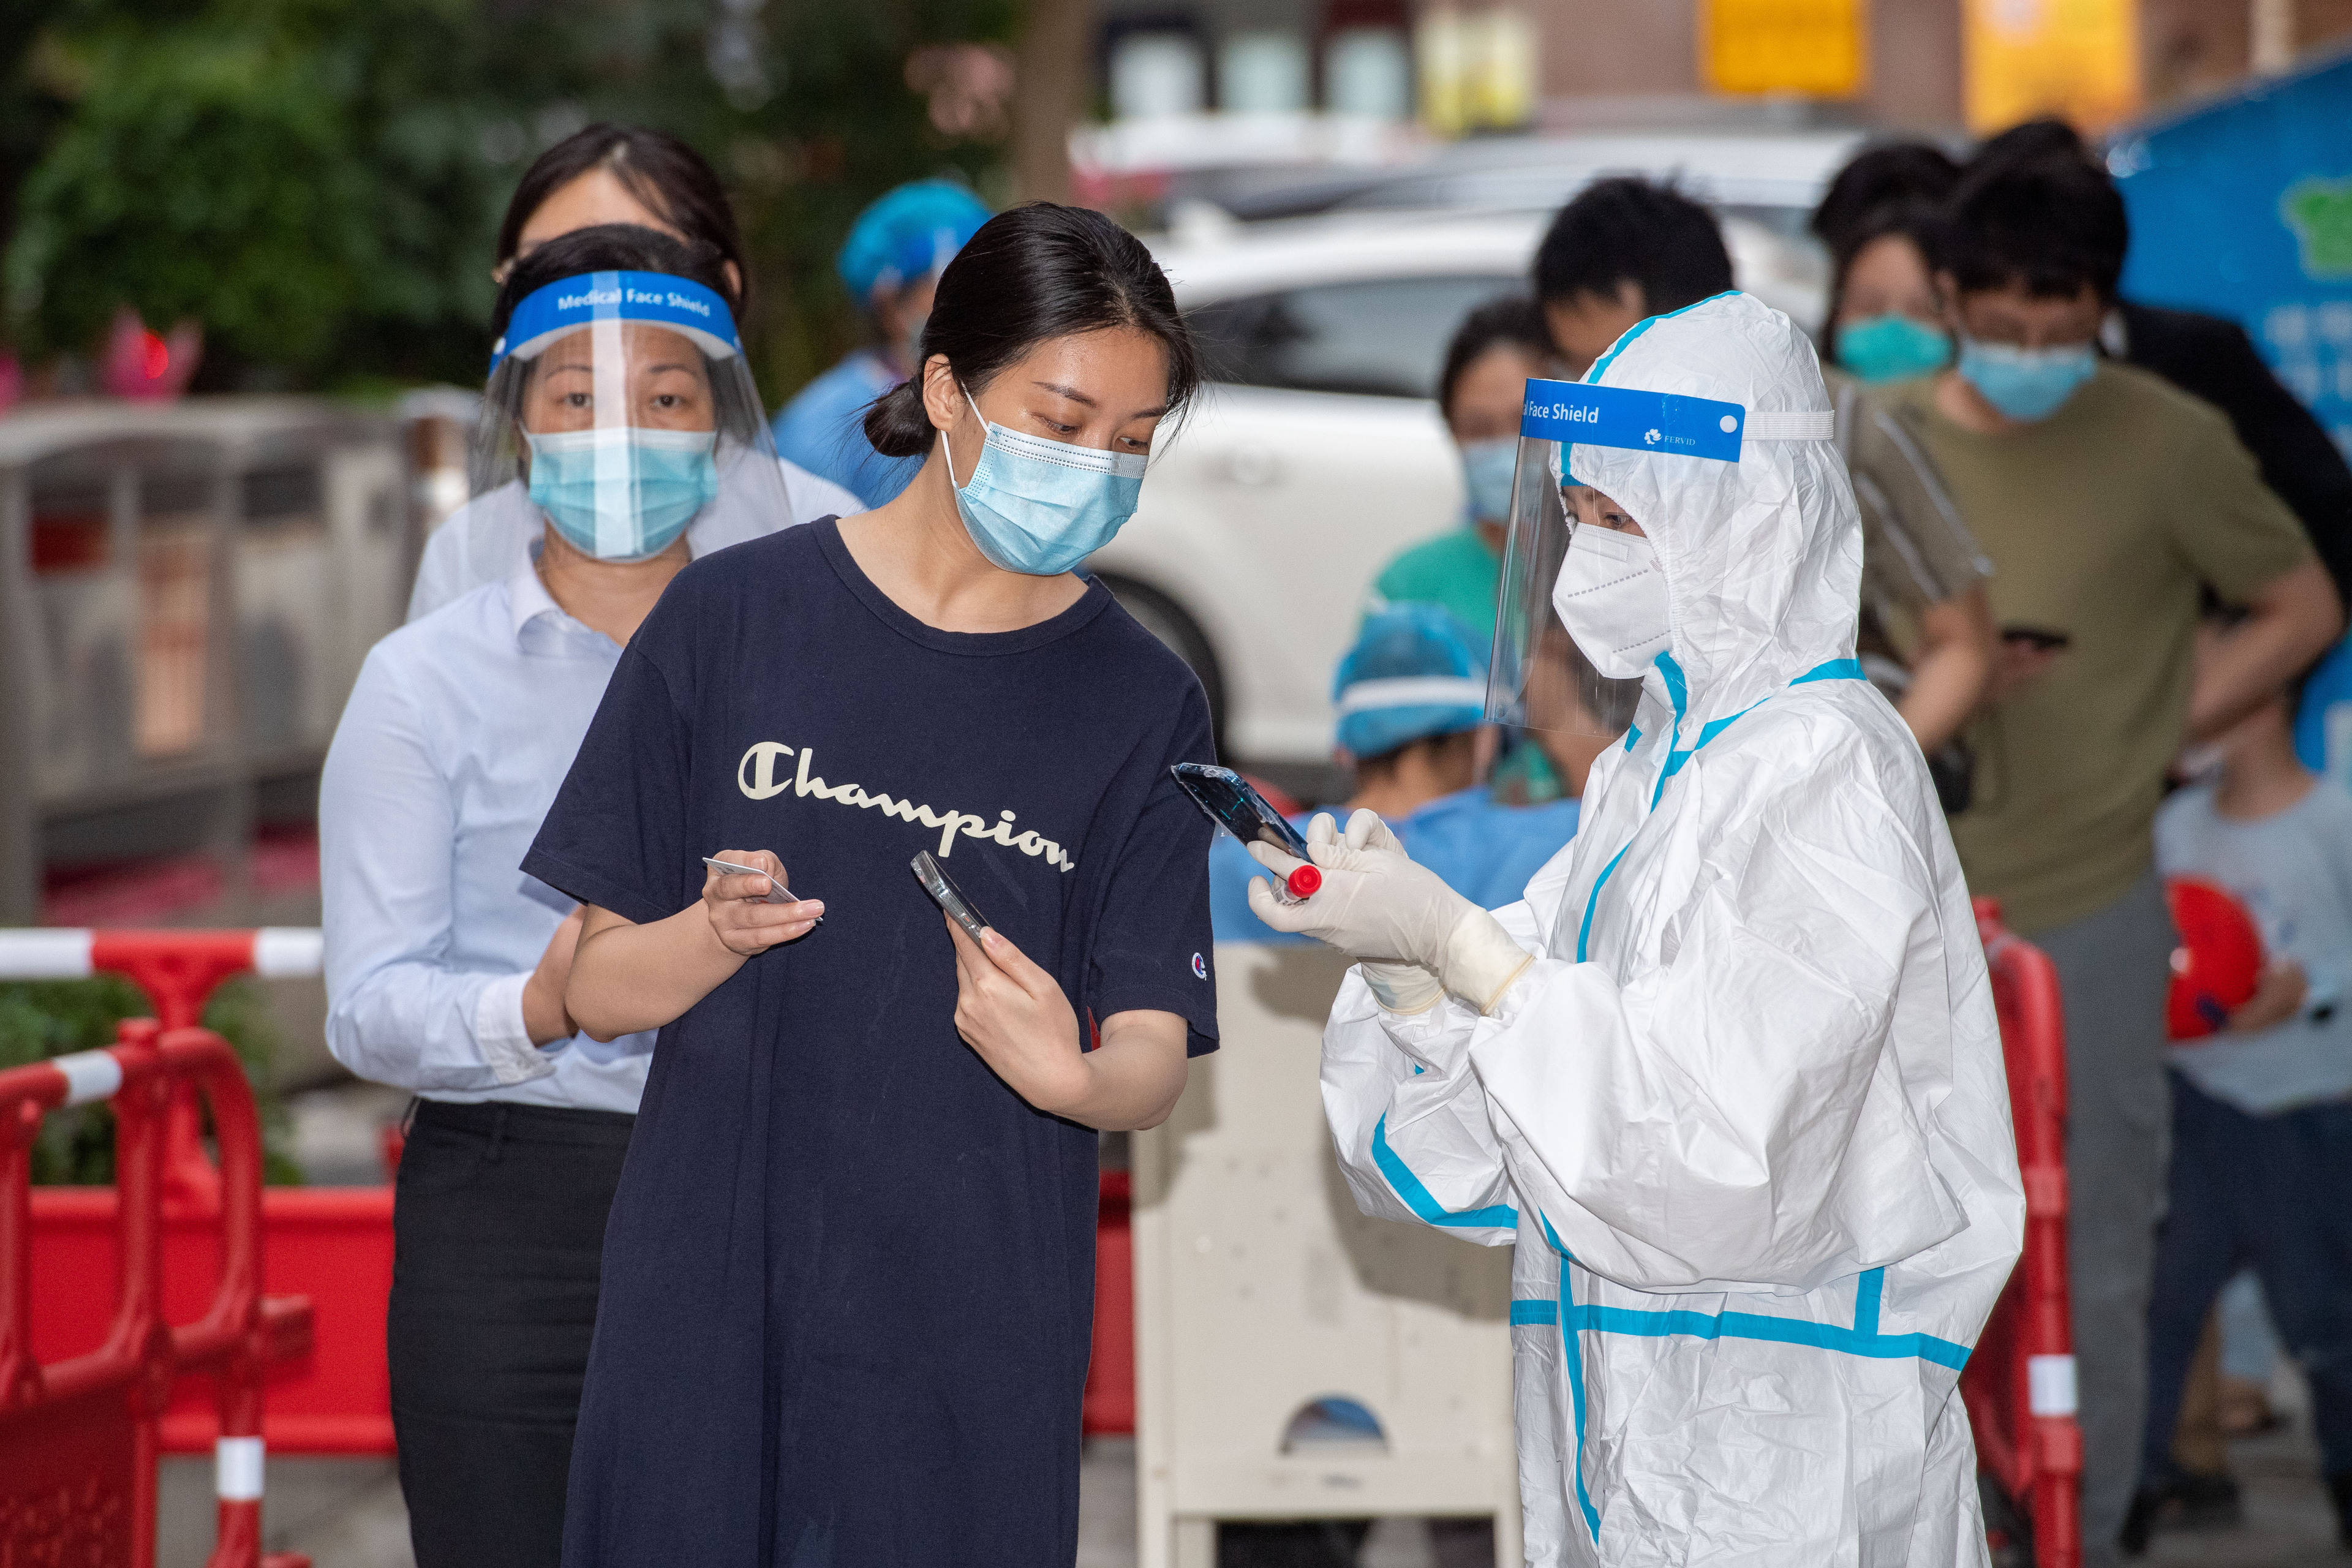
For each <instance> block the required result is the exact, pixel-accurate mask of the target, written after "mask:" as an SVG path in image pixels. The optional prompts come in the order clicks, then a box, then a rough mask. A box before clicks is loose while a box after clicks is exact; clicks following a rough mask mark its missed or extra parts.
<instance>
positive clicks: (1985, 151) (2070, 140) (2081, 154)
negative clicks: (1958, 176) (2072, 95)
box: [1968, 114, 2098, 174]
mask: <svg viewBox="0 0 2352 1568" xmlns="http://www.w3.org/2000/svg"><path fill="white" fill-rule="evenodd" d="M2044 158H2079V159H2081V160H2082V161H2083V162H2084V163H2088V164H2090V165H2091V166H2092V167H2094V168H2096V167H2097V166H2098V157H2097V155H2096V154H2095V153H2093V152H2092V151H2091V144H2090V143H2089V142H2085V141H2084V140H2083V133H2082V132H2079V131H2077V130H2075V129H2074V127H2073V126H2071V125H2069V124H2067V123H2066V122H2065V121H2063V120H2060V119H2058V118H2057V117H2056V116H2054V115H2047V114H2045V115H2043V116H2042V118H2041V119H2039V120H2028V121H2024V122H2023V123H2021V124H2017V125H2012V126H2011V127H2010V128H2009V129H2008V130H2006V131H2004V132H2000V134H1999V135H1997V136H1988V137H1986V138H1985V139H1984V140H1983V141H1981V142H1978V143H1977V150H1976V151H1975V152H1974V153H1970V154H1969V170H1968V172H1969V174H1980V173H1982V172H1983V171H1985V170H1987V169H1994V168H2001V167H2010V166H2014V165H2017V164H2021V163H2039V162H2040V161H2041V160H2042V159H2044Z"/></svg>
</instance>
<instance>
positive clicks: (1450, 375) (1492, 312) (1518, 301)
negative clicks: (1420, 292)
mask: <svg viewBox="0 0 2352 1568" xmlns="http://www.w3.org/2000/svg"><path fill="white" fill-rule="evenodd" d="M1497 344H1508V345H1510V346H1511V347H1513V348H1521V349H1525V350H1527V351H1528V353H1531V354H1533V355H1535V356H1536V357H1537V358H1538V359H1542V358H1544V357H1545V356H1547V355H1549V353H1551V352H1552V347H1551V332H1550V331H1549V329H1547V328H1546V327H1545V326H1544V319H1543V311H1542V310H1538V308H1537V306H1536V302H1535V301H1534V300H1530V299H1528V297H1527V296H1526V295H1525V294H1506V295H1505V296H1503V297H1502V298H1501V299H1499V300H1487V301H1486V303H1485V304H1483V305H1481V306H1479V307H1478V308H1477V309H1476V310H1473V311H1471V312H1470V313H1469V314H1468V315H1466V316H1465V317H1463V318H1462V324H1461V325H1460V326H1458V327H1456V328H1455V329H1454V341H1453V342H1450V343H1448V344H1446V345H1445V365H1444V369H1442V370H1440V371H1439V372H1438V373H1437V411H1438V412H1439V413H1440V414H1444V415H1451V414H1452V413H1453V412H1454V387H1455V386H1456V385H1458V384H1460V383H1461V380H1462V377H1463V374H1464V373H1465V372H1466V371H1468V370H1469V368H1470V366H1471V365H1472V364H1473V363H1475V362H1476V361H1477V359H1478V357H1479V356H1480V355H1482V354H1484V353H1486V351H1487V350H1488V349H1491V348H1494V347H1496V345H1497Z"/></svg>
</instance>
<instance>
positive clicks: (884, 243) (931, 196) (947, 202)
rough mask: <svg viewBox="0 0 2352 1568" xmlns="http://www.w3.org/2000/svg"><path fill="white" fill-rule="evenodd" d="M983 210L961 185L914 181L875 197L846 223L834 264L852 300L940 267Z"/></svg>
mask: <svg viewBox="0 0 2352 1568" xmlns="http://www.w3.org/2000/svg"><path fill="white" fill-rule="evenodd" d="M988 218H989V212H988V209H987V208H986V207H984V206H982V205H981V204H980V198H979V197H978V196H975V195H972V194H971V192H970V191H967V190H965V189H964V188H963V187H962V186H961V185H957V184H949V183H948V182H947V181H945V180H917V181H915V182H914V183H913V184H905V185H900V186H899V187H898V189H897V190H894V191H891V192H889V193H887V195H883V196H881V197H879V198H878V199H877V200H876V201H875V202H874V203H873V205H870V206H868V207H867V208H866V210H865V211H864V212H862V213H859V214H858V215H857V221H856V223H854V224H852V225H850V226H849V237H848V238H847V239H845V240H844V241H843V242H842V245H841V254H840V255H838V256H836V257H835V258H834V263H833V264H834V266H835V268H839V270H840V272H841V280H842V282H844V283H845V284H846V285H848V287H849V293H850V297H851V298H852V299H854V300H856V301H857V302H858V304H860V305H861V306H863V305H870V304H872V303H873V302H874V290H875V289H897V288H900V287H902V286H904V285H905V284H908V283H910V282H912V281H914V280H915V279H919V278H928V277H929V276H930V275H931V274H933V273H935V272H937V271H938V270H939V269H940V268H942V267H945V266H946V265H947V264H948V262H949V260H950V258H952V257H953V256H954V255H955V253H956V252H957V251H959V250H961V249H962V248H963V246H964V241H966V240H968V239H970V238H971V237H972V236H973V235H974V234H975V233H977V232H979V229H980V226H981V225H982V224H984V223H986V222H987V221H988Z"/></svg>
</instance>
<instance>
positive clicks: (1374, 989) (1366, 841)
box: [1276, 811, 1445, 1016]
mask: <svg viewBox="0 0 2352 1568" xmlns="http://www.w3.org/2000/svg"><path fill="white" fill-rule="evenodd" d="M1340 842H1345V843H1346V844H1347V846H1348V847H1349V848H1350V849H1362V848H1365V847H1372V848H1376V849H1393V850H1395V851H1397V852H1398V853H1399V854H1402V853H1403V852H1404V846H1403V845H1402V844H1401V843H1399V842H1398V841H1397V836H1396V835H1395V834H1394V833H1393V832H1391V831H1390V829H1389V825H1388V824H1387V822H1385V821H1383V820H1382V819H1381V815H1380V813H1378V812H1375V811H1360V812H1358V813H1356V815H1355V816H1351V817H1349V819H1348V831H1347V835H1346V837H1345V838H1344V840H1343V839H1342V837H1341V836H1340V833H1339V828H1338V826H1336V825H1335V824H1334V823H1333V822H1332V820H1331V814H1330V813H1329V812H1328V811H1318V812H1317V813H1316V814H1315V817H1314V820H1313V821H1311V822H1309V823H1308V824H1307V846H1308V848H1309V851H1310V852H1311V851H1312V848H1313V847H1314V846H1315V845H1318V844H1335V843H1340ZM1284 858H1287V857H1284ZM1279 901H1280V900H1276V902H1279ZM1349 957H1351V958H1354V959H1355V960H1356V967H1357V969H1358V970H1360V972H1361V973H1362V974H1363V976H1364V984H1366V985H1367V986H1369V987H1370V989H1371V993H1372V1000H1373V1001H1375V1002H1377V1003H1379V1004H1380V1005H1381V1009H1382V1010H1383V1011H1384V1012H1389V1013H1396V1014H1400V1015H1405V1016H1410V1015H1412V1014H1416V1013H1426V1012H1428V1011H1429V1010H1430V1009H1431V1008H1432V1007H1434V1006H1436V1005H1437V1004H1438V1003H1439V1002H1440V1001H1441V1000H1442V999H1443V998H1444V995H1445V987H1444V986H1443V985H1440V984H1438V983H1437V976H1436V975H1434V974H1432V973H1430V972H1429V971H1428V970H1426V969H1423V967H1422V966H1421V965H1420V964H1418V963H1384V962H1382V961H1381V960H1380V959H1377V958H1364V957H1361V956H1360V955H1358V954H1354V953H1350V954H1349Z"/></svg>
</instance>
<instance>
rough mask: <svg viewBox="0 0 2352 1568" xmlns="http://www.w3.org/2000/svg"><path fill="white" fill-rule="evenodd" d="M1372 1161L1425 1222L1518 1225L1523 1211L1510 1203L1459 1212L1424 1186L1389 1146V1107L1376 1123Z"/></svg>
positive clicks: (1450, 1225)
mask: <svg viewBox="0 0 2352 1568" xmlns="http://www.w3.org/2000/svg"><path fill="white" fill-rule="evenodd" d="M1372 1163H1373V1164H1375V1165H1378V1166H1379V1167H1380V1168H1381V1175H1383V1176H1386V1177H1387V1178H1388V1182H1389V1185H1390V1186H1391V1187H1392V1188H1393V1189H1395V1192H1396V1195H1397V1196H1398V1197H1400V1198H1402V1199H1403V1200H1404V1206H1405V1207H1407V1208H1409V1209H1411V1210H1412V1212H1413V1215H1414V1217H1416V1218H1418V1219H1420V1220H1422V1221H1423V1223H1424V1224H1428V1225H1434V1226H1446V1227H1448V1228H1463V1229H1475V1228H1477V1227H1479V1226H1501V1227H1503V1228H1506V1229H1510V1230H1516V1229H1517V1228H1518V1225H1519V1211H1518V1210H1517V1209H1515V1208H1511V1207H1509V1206H1507V1205H1502V1204H1496V1205H1493V1206H1492V1207H1488V1208H1483V1209H1463V1210H1461V1211H1460V1212H1458V1213H1457V1212H1454V1211H1452V1210H1449V1209H1447V1208H1446V1206H1445V1205H1444V1204H1441V1203H1439V1202H1438V1201H1437V1196H1436V1194H1433V1193H1432V1192H1431V1191H1430V1190H1429V1189H1428V1188H1427V1187H1424V1186H1423V1185H1422V1184H1421V1178H1420V1177H1419V1176H1416V1175H1414V1174H1413V1173H1412V1170H1411V1169H1410V1168H1409V1167H1408V1166H1407V1165H1406V1164H1405V1163H1404V1162H1403V1161H1402V1160H1400V1159H1398V1158H1397V1152H1396V1151H1395V1150H1393V1149H1391V1148H1390V1147H1389V1119H1388V1113H1387V1112H1386V1111H1382V1112H1381V1119H1380V1120H1379V1121H1375V1122H1374V1123H1372Z"/></svg>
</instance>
